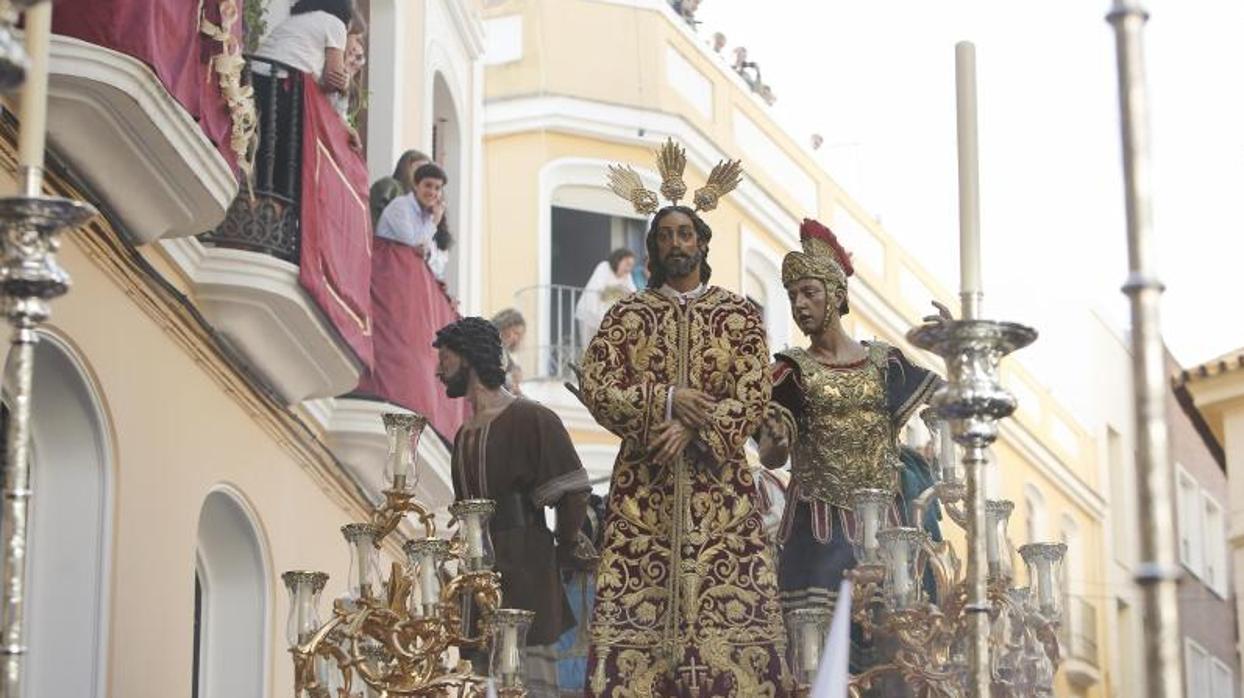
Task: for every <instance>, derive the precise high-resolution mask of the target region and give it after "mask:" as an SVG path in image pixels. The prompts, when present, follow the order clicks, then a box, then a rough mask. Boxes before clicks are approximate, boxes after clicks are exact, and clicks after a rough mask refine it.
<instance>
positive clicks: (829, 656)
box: [808, 579, 851, 698]
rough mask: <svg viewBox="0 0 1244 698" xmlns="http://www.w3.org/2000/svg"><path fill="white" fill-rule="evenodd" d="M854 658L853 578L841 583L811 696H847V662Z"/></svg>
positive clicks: (824, 697)
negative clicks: (852, 638) (852, 646)
mask: <svg viewBox="0 0 1244 698" xmlns="http://www.w3.org/2000/svg"><path fill="white" fill-rule="evenodd" d="M850 658H851V580H850V579H843V580H842V584H841V585H840V586H839V587H838V602H837V604H836V605H835V606H834V617H833V619H832V620H831V621H830V623H829V633H828V634H826V635H825V645H824V646H823V647H822V648H821V664H820V666H818V667H817V668H816V680H815V681H813V682H812V691H811V692H810V693H809V694H808V696H809V698H846V696H847V682H848V681H849V680H850V678H851V672H850V669H849V668H848V662H849V660H850Z"/></svg>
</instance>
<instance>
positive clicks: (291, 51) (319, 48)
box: [255, 0, 354, 92]
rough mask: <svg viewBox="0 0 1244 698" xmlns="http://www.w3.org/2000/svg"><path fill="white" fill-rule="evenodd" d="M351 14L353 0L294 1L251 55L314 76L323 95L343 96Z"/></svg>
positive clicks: (346, 87) (346, 80) (347, 85)
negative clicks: (323, 92)
mask: <svg viewBox="0 0 1244 698" xmlns="http://www.w3.org/2000/svg"><path fill="white" fill-rule="evenodd" d="M353 14H354V2H353V0H298V2H296V3H294V6H293V7H291V8H290V9H289V17H288V18H287V19H286V20H285V21H284V22H281V23H280V24H278V25H276V27H275V28H273V30H272V31H271V32H270V33H269V34H268V35H267V36H266V37H264V40H263V41H262V42H261V43H260V44H259V50H258V51H256V52H255V53H256V55H258V56H260V57H261V58H267V59H269V60H273V61H279V62H281V63H284V64H285V65H288V66H289V67H291V68H293V69H294V70H299V71H302V72H304V73H309V74H311V75H314V76H315V79H316V81H317V82H319V83H320V86H321V87H323V88H324V89H325V91H328V92H345V91H346V89H348V88H349V86H350V77H349V73H348V72H347V71H346V62H345V49H346V28H347V27H348V26H349V25H350V19H351V17H352V16H353Z"/></svg>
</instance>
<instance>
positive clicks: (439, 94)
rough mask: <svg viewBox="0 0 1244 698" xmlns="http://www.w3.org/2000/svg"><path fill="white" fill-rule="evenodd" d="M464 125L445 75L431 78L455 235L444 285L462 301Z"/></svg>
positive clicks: (439, 159) (436, 156)
mask: <svg viewBox="0 0 1244 698" xmlns="http://www.w3.org/2000/svg"><path fill="white" fill-rule="evenodd" d="M462 153H463V147H462V124H461V122H460V121H459V118H458V107H457V105H456V104H455V102H454V97H453V93H452V91H451V90H450V87H449V82H448V81H447V80H446V78H445V74H444V73H442V72H440V71H437V72H435V73H434V74H433V77H432V152H431V155H432V160H434V161H435V162H436V163H437V164H439V165H440V166H441V168H442V169H444V170H445V176H447V177H448V178H449V184H448V186H447V188H446V192H445V199H446V202H447V204H448V206H447V207H446V210H445V220H447V221H448V222H449V229H450V231H451V232H452V233H453V235H454V240H455V242H454V245H455V246H454V249H453V250H452V251H451V252H450V253H449V254H450V264H449V267H448V269H446V273H445V285H446V286H447V287H448V288H449V292H450V295H452V296H454V297H455V298H456V297H459V296H460V295H461V294H460V286H461V283H460V280H461V279H462V278H463V270H464V269H465V268H466V267H465V266H464V264H463V260H464V259H465V256H466V255H467V254H469V250H466V249H464V245H463V242H464V240H465V239H466V238H467V232H468V231H466V230H464V226H465V225H466V222H467V221H468V220H469V217H468V215H467V213H466V212H467V211H468V206H469V205H470V201H469V200H468V199H469V196H468V192H470V187H469V186H468V183H467V182H465V181H463V179H462V177H463V173H464V172H465V171H466V168H465V167H463V163H462Z"/></svg>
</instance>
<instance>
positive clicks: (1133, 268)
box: [1106, 0, 1183, 698]
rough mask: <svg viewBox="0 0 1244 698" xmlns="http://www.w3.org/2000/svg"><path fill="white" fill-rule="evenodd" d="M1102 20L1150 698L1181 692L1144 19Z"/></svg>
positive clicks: (1117, 4) (1125, 3) (1140, 15)
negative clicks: (1119, 199) (1126, 317)
mask: <svg viewBox="0 0 1244 698" xmlns="http://www.w3.org/2000/svg"><path fill="white" fill-rule="evenodd" d="M1106 19H1107V21H1109V22H1110V24H1111V25H1112V26H1113V27H1114V31H1115V44H1116V61H1117V64H1118V71H1119V111H1120V116H1121V119H1120V122H1121V125H1122V137H1123V182H1124V196H1125V204H1126V211H1127V254H1128V277H1127V283H1126V284H1124V286H1123V292H1124V293H1125V294H1127V296H1128V300H1129V301H1130V305H1131V320H1132V323H1131V324H1132V331H1131V343H1132V384H1133V387H1134V390H1135V405H1134V415H1135V416H1134V418H1135V423H1136V461H1137V466H1138V468H1137V469H1138V472H1137V473H1136V475H1137V478H1136V481H1137V483H1138V487H1137V490H1138V492H1137V495H1138V496H1137V499H1138V502H1137V504H1138V506H1139V511H1142V512H1144V516H1141V517H1140V556H1141V558H1140V562H1139V563H1138V564H1137V565H1136V574H1135V579H1136V583H1137V584H1139V585H1140V587H1141V591H1142V594H1143V596H1142V599H1143V608H1144V612H1143V613H1142V614H1141V615H1142V617H1143V618H1144V629H1145V631H1144V647H1145V674H1146V681H1147V685H1146V686H1145V691H1146V693H1147V694H1148V695H1150V696H1155V697H1157V698H1161V697H1164V696H1178V695H1181V694H1182V693H1183V689H1182V686H1181V676H1182V672H1181V671H1180V654H1181V649H1180V642H1179V599H1178V597H1177V593H1178V585H1179V577H1180V568H1179V563H1178V561H1177V559H1176V556H1175V550H1176V548H1175V528H1174V526H1173V522H1172V521H1171V512H1172V511H1173V510H1174V507H1173V506H1172V501H1173V500H1172V497H1171V491H1170V483H1171V481H1172V477H1171V475H1172V474H1171V461H1170V450H1169V447H1168V445H1167V436H1166V402H1165V400H1166V391H1167V390H1169V389H1170V388H1169V386H1168V385H1167V383H1166V372H1165V367H1164V362H1165V360H1166V359H1165V349H1164V347H1163V345H1162V328H1161V321H1160V313H1159V301H1160V299H1161V296H1162V291H1163V290H1164V288H1165V287H1164V286H1163V285H1162V281H1161V280H1160V279H1159V278H1158V275H1157V269H1156V267H1155V265H1154V257H1155V255H1154V252H1155V250H1154V245H1153V215H1152V207H1151V206H1150V200H1151V198H1152V193H1151V192H1152V189H1151V188H1150V185H1149V168H1150V158H1149V104H1148V88H1147V83H1146V79H1145V54H1144V42H1143V30H1144V26H1145V22H1146V21H1148V19H1149V13H1148V12H1146V11H1145V10H1144V8H1143V7H1141V4H1140V2H1139V0H1114V2H1113V3H1112V6H1111V9H1110V14H1108V15H1107V16H1106Z"/></svg>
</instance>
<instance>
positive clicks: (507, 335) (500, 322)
mask: <svg viewBox="0 0 1244 698" xmlns="http://www.w3.org/2000/svg"><path fill="white" fill-rule="evenodd" d="M492 325H493V327H496V328H497V332H500V333H501V350H502V351H503V352H504V356H503V358H504V361H503V362H502V363H503V364H504V365H505V387H506V389H507V390H509V391H510V392H511V393H514V394H515V395H522V390H521V389H520V386H521V385H522V384H523V369H522V368H521V367H520V366H519V365H518V362H517V361H515V360H514V352H516V351H518V347H519V345H521V344H522V343H523V337H525V336H526V335H527V320H525V319H524V318H523V314H522V313H520V312H518V310H517V309H515V308H506V309H505V310H502V311H501V312H499V313H497V314H496V315H493V316H492Z"/></svg>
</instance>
